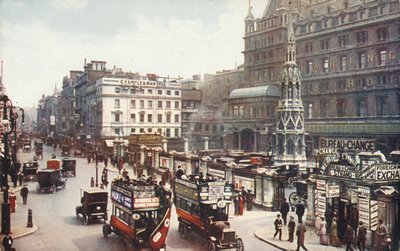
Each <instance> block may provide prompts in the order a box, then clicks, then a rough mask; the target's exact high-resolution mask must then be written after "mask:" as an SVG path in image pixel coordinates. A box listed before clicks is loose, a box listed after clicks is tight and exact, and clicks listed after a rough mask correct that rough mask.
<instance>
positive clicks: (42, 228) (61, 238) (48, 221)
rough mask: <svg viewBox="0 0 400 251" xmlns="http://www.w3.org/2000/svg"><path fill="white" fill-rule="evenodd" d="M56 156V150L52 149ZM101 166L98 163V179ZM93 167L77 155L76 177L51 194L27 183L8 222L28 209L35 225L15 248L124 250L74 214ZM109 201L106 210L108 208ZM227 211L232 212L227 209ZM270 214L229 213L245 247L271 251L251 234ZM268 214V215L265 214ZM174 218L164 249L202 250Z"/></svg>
mask: <svg viewBox="0 0 400 251" xmlns="http://www.w3.org/2000/svg"><path fill="white" fill-rule="evenodd" d="M51 153H53V149H52V148H51V147H47V146H45V147H44V158H43V160H39V165H40V166H39V168H45V163H46V160H48V159H50V157H51ZM56 154H57V156H58V157H59V155H60V152H59V151H57V152H56ZM32 157H33V152H32V153H22V152H20V153H19V159H20V160H21V162H23V161H25V160H28V159H31V158H32ZM102 168H103V165H102V164H100V165H99V178H100V173H101V170H102ZM95 174H96V169H95V165H94V163H91V164H88V163H87V160H86V159H83V158H77V177H71V178H68V180H67V185H66V189H65V190H59V191H57V192H56V193H55V194H51V193H49V194H46V193H37V192H36V185H37V182H30V183H29V184H28V188H29V196H28V204H27V205H23V204H22V199H21V197H20V196H18V207H17V212H16V213H13V214H12V217H11V221H12V223H11V224H17V225H25V224H26V221H27V212H28V208H31V209H32V211H33V222H34V224H35V225H38V226H39V229H38V231H37V232H35V233H34V234H33V235H29V236H26V237H22V238H20V239H17V240H15V242H14V247H15V248H16V250H18V251H20V250H29V251H36V250H37V251H39V250H40V251H47V250H49V251H50V250H51V251H53V250H66V251H74V250H85V251H86V250H96V251H102V250H104V251H113V250H127V249H126V248H125V247H124V244H123V241H122V239H121V238H120V237H118V236H116V235H115V234H112V235H110V236H109V237H108V238H107V239H105V238H103V236H102V222H101V221H98V222H93V223H92V224H90V225H88V226H85V225H83V223H82V219H78V218H77V217H76V215H75V207H76V206H77V205H78V204H79V201H80V190H81V189H84V188H88V187H89V186H90V177H95ZM116 175H118V173H117V172H109V180H111V179H112V178H113V177H115V176H116ZM110 205H111V204H109V207H108V208H109V210H110V209H111V206H110ZM231 213H233V211H232V210H231ZM270 214H271V213H267V212H263V211H257V210H254V211H251V212H245V214H244V216H240V217H238V216H233V215H232V216H231V217H230V221H231V225H232V226H233V227H234V228H235V229H236V230H237V233H238V235H239V236H240V237H241V238H242V239H243V242H244V245H245V250H274V248H272V247H271V246H268V244H266V243H264V242H262V241H260V240H258V239H257V238H255V237H254V232H255V229H257V228H260V227H264V226H265V223H266V221H268V222H269V221H270V220H267V218H268V219H269V218H271V219H272V216H269V215H270ZM267 216H268V217H267ZM177 229H178V221H177V218H176V215H175V210H173V215H172V218H171V228H170V231H169V234H168V240H167V249H168V250H177V251H183V250H205V248H204V246H205V243H206V240H205V239H204V238H202V237H200V236H199V235H197V234H196V233H191V234H190V235H189V237H188V238H187V239H185V240H183V239H181V238H180V235H179V233H178V231H177Z"/></svg>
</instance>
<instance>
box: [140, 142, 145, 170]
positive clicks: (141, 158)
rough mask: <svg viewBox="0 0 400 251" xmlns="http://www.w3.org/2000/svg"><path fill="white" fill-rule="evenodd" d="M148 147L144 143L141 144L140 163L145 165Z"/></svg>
mask: <svg viewBox="0 0 400 251" xmlns="http://www.w3.org/2000/svg"><path fill="white" fill-rule="evenodd" d="M145 148H146V146H144V145H140V164H142V165H144V158H145V156H144V149H145Z"/></svg>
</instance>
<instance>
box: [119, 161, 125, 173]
mask: <svg viewBox="0 0 400 251" xmlns="http://www.w3.org/2000/svg"><path fill="white" fill-rule="evenodd" d="M122 168H124V159H123V158H120V159H119V163H118V172H119V174H121V170H122Z"/></svg>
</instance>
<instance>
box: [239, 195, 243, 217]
mask: <svg viewBox="0 0 400 251" xmlns="http://www.w3.org/2000/svg"><path fill="white" fill-rule="evenodd" d="M238 199H239V215H243V209H244V198H243V195H242V192H239V196H238Z"/></svg>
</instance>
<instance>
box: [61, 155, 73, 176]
mask: <svg viewBox="0 0 400 251" xmlns="http://www.w3.org/2000/svg"><path fill="white" fill-rule="evenodd" d="M61 167H62V168H61V172H62V174H63V175H64V176H69V177H72V176H73V177H76V160H75V159H68V158H64V159H63V160H62V165H61Z"/></svg>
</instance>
